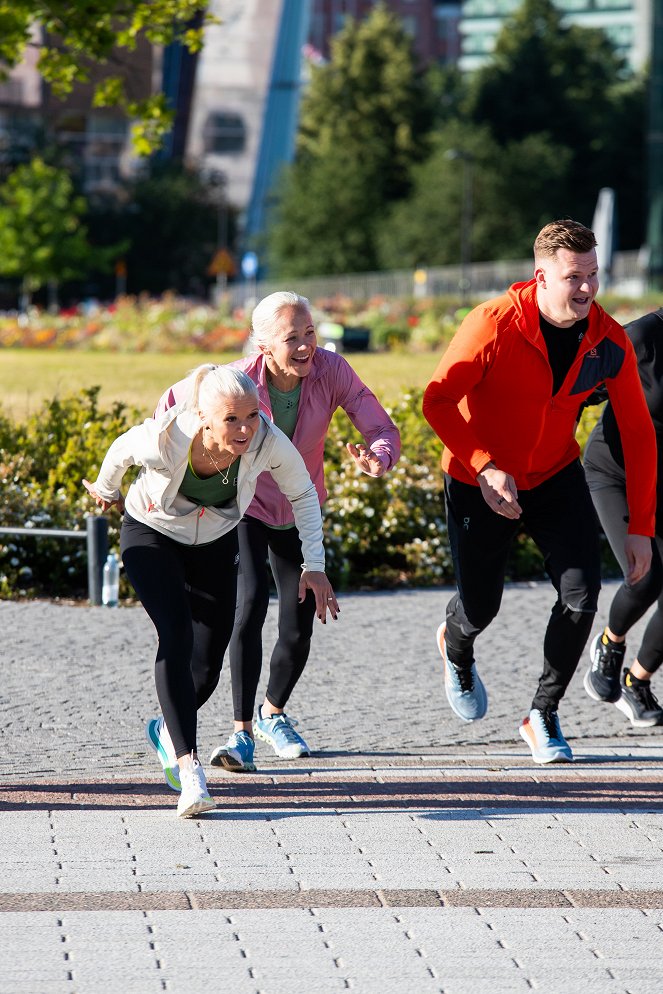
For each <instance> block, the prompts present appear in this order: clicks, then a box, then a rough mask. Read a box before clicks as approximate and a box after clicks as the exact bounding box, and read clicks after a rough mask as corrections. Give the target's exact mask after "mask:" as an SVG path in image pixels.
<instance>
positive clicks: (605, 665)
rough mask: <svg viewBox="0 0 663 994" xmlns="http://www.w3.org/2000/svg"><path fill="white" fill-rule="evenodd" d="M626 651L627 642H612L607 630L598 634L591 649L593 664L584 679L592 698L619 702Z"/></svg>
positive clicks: (590, 655) (590, 654)
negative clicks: (606, 632)
mask: <svg viewBox="0 0 663 994" xmlns="http://www.w3.org/2000/svg"><path fill="white" fill-rule="evenodd" d="M625 653H626V642H612V641H611V640H610V639H609V638H608V636H607V635H606V634H605V632H603V633H602V634H601V635H597V636H596V638H595V639H594V641H593V642H592V644H591V646H590V649H589V657H590V659H591V661H592V665H591V666H590V667H589V669H588V670H587V672H586V673H585V679H584V681H583V682H584V685H585V690H586V691H587V693H588V694H589V696H590V697H591V698H592V700H594V701H606V702H607V703H608V704H616V703H617V701H618V700H619V698H620V696H621V693H622V688H621V681H620V675H621V671H622V666H623V664H624V654H625Z"/></svg>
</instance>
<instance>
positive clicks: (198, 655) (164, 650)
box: [120, 514, 239, 756]
mask: <svg viewBox="0 0 663 994" xmlns="http://www.w3.org/2000/svg"><path fill="white" fill-rule="evenodd" d="M120 548H121V551H122V562H123V563H124V568H125V569H126V571H127V576H128V577H129V579H130V580H131V583H132V584H133V586H134V589H135V591H136V593H137V595H138V597H139V598H140V601H141V603H142V605H143V607H144V608H145V610H146V611H147V613H148V614H149V616H150V618H151V619H152V621H153V623H154V627H155V628H156V630H157V635H158V638H159V643H158V647H157V655H156V662H155V670H154V675H155V681H156V688H157V696H158V698H159V704H160V706H161V710H162V713H163V716H164V719H165V722H166V726H167V728H168V731H169V733H170V737H171V739H172V741H173V746H174V748H175V753H176V755H177V756H183V755H187V754H188V753H190V752H191V751H194V752H195V751H197V743H196V724H197V722H196V712H197V711H198V709H199V708H201V707H202V705H203V704H204V703H205V701H207V700H208V699H209V698H210V696H211V695H212V693H213V692H214V690H215V688H216V685H217V684H218V682H219V676H220V674H221V667H222V665H223V657H224V654H225V651H226V648H227V646H228V643H229V641H230V636H231V633H232V628H233V622H234V617H235V601H236V594H237V567H238V560H239V554H238V545H237V529H236V528H235V529H233V530H232V531H230V532H228V533H227V534H226V535H222V536H221V538H218V539H217V540H216V541H215V542H210V543H208V544H206V545H183V544H182V543H181V542H176V541H175V540H174V539H172V538H169V537H168V536H167V535H162V534H161V533H160V532H157V531H155V530H154V528H150V527H149V526H148V525H144V524H142V523H141V522H139V521H136V520H134V519H133V518H131V517H130V516H129V515H128V514H125V516H124V520H123V522H122V531H121V535H120Z"/></svg>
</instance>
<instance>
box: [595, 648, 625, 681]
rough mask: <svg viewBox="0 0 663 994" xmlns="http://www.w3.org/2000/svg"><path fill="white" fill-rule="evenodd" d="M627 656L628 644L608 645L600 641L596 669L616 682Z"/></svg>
mask: <svg viewBox="0 0 663 994" xmlns="http://www.w3.org/2000/svg"><path fill="white" fill-rule="evenodd" d="M625 654H626V642H619V643H617V642H611V641H610V640H608V644H607V645H606V644H605V642H604V641H603V639H601V640H600V641H599V652H598V658H597V660H596V669H597V670H598V671H599V673H602V674H603V675H604V676H606V677H608V678H609V679H612V680H614V679H615V677H618V676H619V674H620V673H621V668H622V663H623V662H624V656H625Z"/></svg>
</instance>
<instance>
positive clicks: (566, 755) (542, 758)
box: [519, 708, 573, 763]
mask: <svg viewBox="0 0 663 994" xmlns="http://www.w3.org/2000/svg"><path fill="white" fill-rule="evenodd" d="M519 731H520V734H521V736H522V737H523V739H524V740H525V742H527V745H528V746H529V747H530V749H531V750H532V759H533V760H534V762H535V763H572V762H573V753H572V751H571V746H570V745H569V743H568V742H567V741H566V739H565V738H564V733H563V732H562V729H561V727H560V724H559V718H558V717H557V712H556V711H553V710H552V709H551V708H547V709H546V710H545V711H540V710H539V709H538V708H532V710H531V711H530V713H529V715H528V716H527V718H525V720H524V721H523V723H522V725H521V726H520V729H519Z"/></svg>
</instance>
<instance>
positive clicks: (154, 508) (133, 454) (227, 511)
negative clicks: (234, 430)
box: [94, 406, 325, 572]
mask: <svg viewBox="0 0 663 994" xmlns="http://www.w3.org/2000/svg"><path fill="white" fill-rule="evenodd" d="M198 431H200V418H199V416H198V414H196V413H194V412H193V411H189V410H186V409H184V408H183V407H182V406H177V407H173V408H171V409H170V410H168V411H166V413H165V414H163V415H161V417H158V418H148V419H147V420H146V421H144V422H143V424H141V425H136V426H135V427H133V428H130V429H129V431H126V432H125V433H124V434H123V435H120V436H119V438H116V439H115V441H114V442H113V444H112V445H111V446H110V448H109V450H108V452H107V453H106V457H105V459H104V461H103V463H102V464H101V468H100V470H99V476H98V477H97V480H96V482H95V483H94V489H95V491H96V493H98V494H99V496H100V497H103V498H104V500H117V498H118V497H119V496H120V487H121V485H122V479H123V477H124V474H125V473H126V471H127V469H128V468H129V467H130V466H140V467H141V470H140V473H139V474H138V477H137V478H136V480H135V481H134V482H133V483H132V484H131V486H130V487H129V490H128V492H127V496H126V499H125V506H126V509H127V511H128V513H129V514H130V515H131V517H132V518H135V519H136V520H137V521H141V522H143V524H146V525H149V527H150V528H154V529H155V531H158V532H162V533H163V534H164V535H168V536H170V538H172V539H174V540H175V541H176V542H181V543H182V544H183V545H203V544H206V543H208V542H213V541H215V539H217V538H219V537H220V536H221V535H224V534H226V532H229V531H231V530H232V529H233V528H236V527H237V525H238V523H239V521H240V519H241V517H242V515H243V514H244V512H245V511H246V509H247V507H248V506H249V504H250V503H251V501H252V500H253V495H254V493H255V489H256V482H257V480H258V477H259V476H260V474H261V473H262V472H268V473H270V474H271V475H272V477H273V478H274V481H275V483H276V484H277V486H278V488H279V490H280V491H281V492H282V493H283V495H284V496H285V497H287V499H288V500H289V501H290V503H291V504H292V510H293V514H294V518H295V525H296V526H297V531H298V532H299V537H300V539H301V542H302V553H303V557H304V562H303V563H302V568H303V569H307V570H316V571H321V572H322V571H324V568H325V553H324V546H323V543H322V515H321V512H320V502H319V500H318V494H317V491H316V489H315V486H314V484H313V482H312V481H311V477H310V476H309V474H308V471H307V469H306V466H305V465H304V460H303V459H302V457H301V455H300V454H299V452H298V451H297V449H296V448H295V446H294V445H293V444H292V442H291V441H290V439H289V438H288V437H287V435H284V433H283V432H282V431H281V430H280V429H279V428H277V427H276V425H275V424H273V422H271V421H270V420H269V419H268V418H267V417H266V416H265V415H264V414H263V413H262V412H261V413H260V424H259V426H258V428H257V430H256V432H255V434H254V436H253V438H252V439H251V442H250V443H249V447H248V449H247V451H246V452H244V453H242V456H241V459H240V460H239V473H238V477H237V498H236V500H235V502H234V503H233V504H231V505H229V506H228V507H201V506H200V505H198V504H194V503H193V501H191V500H189V499H188V497H185V496H184V495H183V494H180V493H179V488H180V484H181V483H182V480H183V479H184V474H185V472H186V468H187V465H188V459H189V450H190V448H191V443H192V441H193V439H194V438H195V436H196V434H197V433H198Z"/></svg>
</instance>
